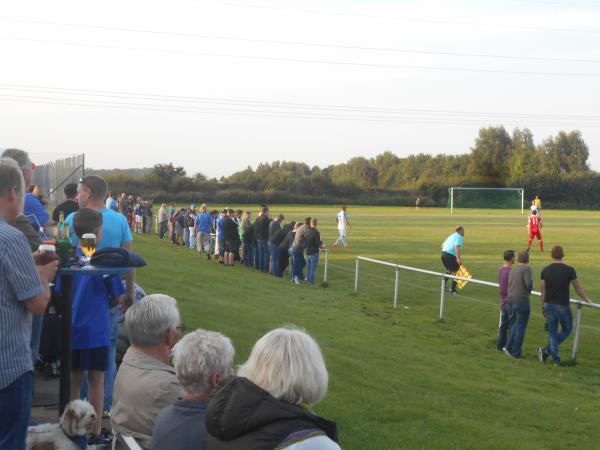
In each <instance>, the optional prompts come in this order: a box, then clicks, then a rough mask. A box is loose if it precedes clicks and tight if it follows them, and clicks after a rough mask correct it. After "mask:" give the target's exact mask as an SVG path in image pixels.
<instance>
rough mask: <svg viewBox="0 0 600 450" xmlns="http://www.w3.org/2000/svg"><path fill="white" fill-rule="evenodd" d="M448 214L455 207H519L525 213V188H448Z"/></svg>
mask: <svg viewBox="0 0 600 450" xmlns="http://www.w3.org/2000/svg"><path fill="white" fill-rule="evenodd" d="M448 207H449V208H450V214H454V210H455V209H456V208H494V209H521V214H525V189H523V188H476V187H451V188H448Z"/></svg>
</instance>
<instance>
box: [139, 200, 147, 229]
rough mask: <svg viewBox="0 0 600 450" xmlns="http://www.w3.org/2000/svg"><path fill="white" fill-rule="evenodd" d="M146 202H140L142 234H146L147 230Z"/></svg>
mask: <svg viewBox="0 0 600 450" xmlns="http://www.w3.org/2000/svg"><path fill="white" fill-rule="evenodd" d="M147 211H148V200H142V208H141V210H140V213H141V216H142V234H146V232H147V230H148V212H147Z"/></svg>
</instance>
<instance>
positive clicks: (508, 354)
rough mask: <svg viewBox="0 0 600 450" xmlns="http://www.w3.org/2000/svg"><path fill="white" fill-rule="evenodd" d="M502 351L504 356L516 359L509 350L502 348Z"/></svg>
mask: <svg viewBox="0 0 600 450" xmlns="http://www.w3.org/2000/svg"><path fill="white" fill-rule="evenodd" d="M502 351H503V352H504V354H505V355H506V356H508V357H509V358H514V356H513V355H511V354H510V352H509V351H508V349H507V348H506V347H502Z"/></svg>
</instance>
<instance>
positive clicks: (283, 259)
mask: <svg viewBox="0 0 600 450" xmlns="http://www.w3.org/2000/svg"><path fill="white" fill-rule="evenodd" d="M295 225H296V222H294V221H292V222H290V223H288V224H286V225H284V226H283V227H281V230H279V231H278V232H277V233H275V236H273V245H276V246H277V268H276V269H277V271H276V273H275V276H277V277H279V278H281V277H282V276H283V271H284V270H285V268H286V267H287V266H288V264H289V260H290V254H289V250H288V249H289V248H290V243H291V242H292V239H293V238H292V236H293V234H292V230H293V229H294V227H295ZM288 236H290V237H289V239H288V238H287V237H288ZM286 239H287V241H286Z"/></svg>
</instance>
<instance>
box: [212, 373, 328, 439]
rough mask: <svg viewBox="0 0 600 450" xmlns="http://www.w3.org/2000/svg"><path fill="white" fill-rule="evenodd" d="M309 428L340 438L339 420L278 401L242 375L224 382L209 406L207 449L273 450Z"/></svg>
mask: <svg viewBox="0 0 600 450" xmlns="http://www.w3.org/2000/svg"><path fill="white" fill-rule="evenodd" d="M309 429H319V430H322V431H323V432H324V433H325V434H327V436H328V437H329V438H330V439H332V440H333V441H335V442H337V441H338V436H337V425H336V424H335V422H332V421H329V420H326V419H323V418H321V417H318V416H315V415H314V414H311V413H310V412H308V411H306V410H305V409H304V408H302V407H301V406H298V405H292V404H291V403H287V402H284V401H281V400H277V399H275V398H274V397H273V396H272V395H271V394H269V393H268V392H267V391H265V390H263V389H261V388H260V387H258V386H257V385H255V384H254V383H252V382H251V381H250V380H248V379H247V378H242V377H230V378H226V379H224V380H223V381H221V383H220V384H219V388H218V389H217V390H216V391H215V393H214V394H213V395H212V397H211V399H210V402H209V404H208V407H207V409H206V430H207V431H208V434H209V435H208V441H207V446H206V448H207V450H273V449H274V448H275V447H277V445H278V444H279V443H281V442H282V441H283V440H284V439H285V438H287V437H288V436H289V435H291V434H292V433H295V432H298V431H303V430H309Z"/></svg>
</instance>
